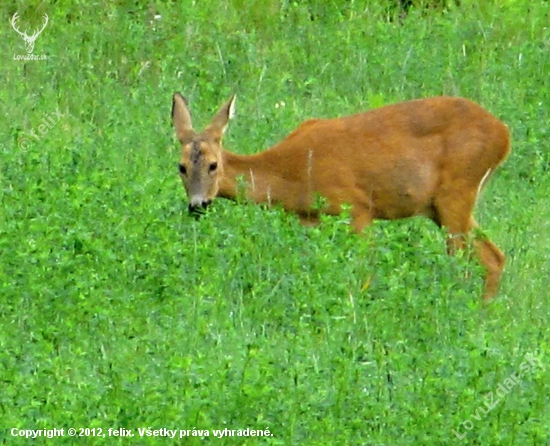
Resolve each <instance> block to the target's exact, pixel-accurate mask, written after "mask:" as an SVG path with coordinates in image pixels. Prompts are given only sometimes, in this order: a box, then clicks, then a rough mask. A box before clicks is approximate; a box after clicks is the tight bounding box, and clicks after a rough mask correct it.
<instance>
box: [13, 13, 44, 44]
mask: <svg viewBox="0 0 550 446" xmlns="http://www.w3.org/2000/svg"><path fill="white" fill-rule="evenodd" d="M18 18H19V17H18V16H17V12H16V13H15V14H14V15H13V17H12V19H11V26H12V27H13V29H14V30H15V31H16V32H17V33H18V34H20V35H21V36H22V37H23V40H24V41H25V49H26V50H27V53H29V54H31V53H32V52H33V50H34V42H35V41H36V39H37V38H38V36H39V35H40V33H41V32H42V31H44V28H46V25H47V24H48V15H47V14H44V19H45V20H46V21H45V22H44V26H43V27H42V29H41V30H40V31H36V32H35V33H34V34H33V35H32V36H28V35H27V33H26V32H23V33H22V32H21V31H19V29H17V27H16V26H15V22H17V19H18Z"/></svg>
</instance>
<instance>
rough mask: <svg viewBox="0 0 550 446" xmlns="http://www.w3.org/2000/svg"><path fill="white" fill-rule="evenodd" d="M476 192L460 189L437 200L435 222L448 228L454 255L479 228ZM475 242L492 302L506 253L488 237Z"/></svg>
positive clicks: (485, 292)
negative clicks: (473, 215)
mask: <svg viewBox="0 0 550 446" xmlns="http://www.w3.org/2000/svg"><path fill="white" fill-rule="evenodd" d="M476 195H477V194H476V193H472V194H470V195H468V194H465V193H464V190H462V192H457V193H456V194H454V195H446V196H444V197H441V198H439V199H438V200H436V203H435V208H436V218H435V219H434V220H435V221H436V223H437V224H438V225H440V226H443V227H445V228H446V229H447V230H448V231H449V238H448V240H447V251H448V252H449V254H453V253H455V252H456V250H457V249H464V248H466V246H467V244H466V236H467V235H468V234H469V233H470V232H471V231H472V229H474V228H477V223H476V222H475V220H474V219H473V218H472V210H473V207H474V204H475V200H476ZM476 237H478V238H475V239H474V241H473V247H474V252H475V254H476V255H477V256H478V258H479V260H480V262H481V264H482V265H483V266H484V267H485V269H486V274H485V288H484V293H483V298H484V299H485V301H489V300H490V299H491V298H492V297H493V296H494V295H495V294H496V293H497V290H498V285H499V282H500V277H501V275H502V271H503V269H504V261H505V257H504V254H503V253H502V251H501V250H500V249H498V248H497V246H496V245H495V244H494V243H492V242H491V241H490V240H489V239H487V238H486V237H485V236H477V235H476Z"/></svg>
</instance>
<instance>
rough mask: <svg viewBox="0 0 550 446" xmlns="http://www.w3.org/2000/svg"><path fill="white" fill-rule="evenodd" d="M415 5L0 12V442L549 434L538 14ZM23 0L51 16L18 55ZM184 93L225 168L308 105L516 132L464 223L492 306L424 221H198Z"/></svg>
mask: <svg viewBox="0 0 550 446" xmlns="http://www.w3.org/2000/svg"><path fill="white" fill-rule="evenodd" d="M413 3H414V4H413V6H412V7H411V8H410V9H409V10H408V11H407V12H406V13H404V12H403V11H399V9H398V8H397V7H396V6H395V2H392V1H389V0H388V1H383V0H380V1H372V2H344V1H343V0H332V1H329V2H313V1H286V0H285V1H282V0H281V1H278V0H267V1H260V0H252V1H250V2H245V1H244V0H221V1H219V2H215V1H207V0H205V1H204V2H198V1H191V0H184V1H181V2H176V1H168V2H161V1H145V0H143V1H141V0H133V1H124V0H119V1H115V2H84V1H80V0H78V1H69V0H59V1H54V0H51V1H41V2H38V1H28V2H27V1H20V0H7V1H4V2H2V4H1V5H0V12H1V14H0V16H1V17H3V25H2V27H0V37H1V41H2V51H1V53H0V57H1V58H2V63H1V64H0V104H1V105H2V107H1V111H0V116H1V117H2V121H1V122H2V124H1V126H2V131H1V132H0V203H1V204H0V206H1V207H0V210H1V211H0V386H1V387H0V389H1V390H0V444H9V445H12V444H14V445H19V444H28V443H29V442H33V444H52V445H62V444H67V445H72V444H109V445H116V444H124V445H126V444H132V445H134V444H135V445H145V444H159V445H172V444H186V445H187V444H188V445H199V444H220V445H222V444H223V445H256V444H265V445H392V446H395V445H447V444H468V445H514V446H517V445H520V446H523V445H545V444H549V443H550V415H549V410H548V407H549V405H550V384H549V383H550V329H549V328H548V320H549V316H550V304H549V299H548V298H549V294H550V293H549V291H548V288H547V287H548V286H549V284H550V281H549V276H550V273H549V272H550V249H549V247H550V197H549V191H550V176H549V171H550V151H549V145H548V140H547V138H548V136H549V134H550V131H549V122H550V58H549V53H550V25H549V24H550V3H548V2H545V1H542V0H534V1H527V0H502V1H497V0H486V1H484V2H477V1H473V0H462V1H461V2H460V3H461V4H460V6H456V5H455V2H450V1H449V2H442V1H440V2H437V1H433V2H431V3H433V4H434V5H435V6H434V7H428V5H427V4H426V3H427V2H421V1H417V2H413ZM16 12H18V13H19V19H18V22H17V25H18V26H19V29H20V30H21V31H24V30H25V29H26V30H28V32H30V30H31V29H37V28H39V27H40V26H41V24H42V23H43V16H44V14H48V17H49V22H48V25H47V26H46V28H45V29H44V31H43V32H42V34H40V36H39V37H38V38H37V40H36V43H35V47H34V53H33V54H35V55H38V56H40V55H46V58H45V59H44V60H21V58H17V55H25V54H26V51H25V43H24V41H23V39H22V37H21V36H20V35H18V34H17V33H16V32H15V31H14V30H13V29H12V26H11V24H10V21H11V19H12V17H13V15H14V14H15V13H16ZM174 91H181V92H182V93H183V94H184V95H185V96H186V97H187V98H188V100H189V104H190V108H191V111H192V114H193V118H194V123H195V127H197V128H201V127H202V126H203V125H205V124H207V123H208V121H209V119H210V117H211V116H212V115H213V113H214V112H215V111H216V110H217V109H218V107H219V106H220V105H221V104H222V103H223V102H224V101H225V100H227V99H228V98H229V96H230V95H231V94H232V93H236V94H237V116H236V117H235V119H234V120H233V121H231V123H230V125H229V129H228V132H227V135H226V137H225V140H224V146H225V148H227V149H229V150H232V151H234V152H238V153H255V152H257V151H260V150H263V149H265V148H267V147H269V146H271V145H272V144H274V143H276V142H278V141H280V140H281V139H282V138H283V137H284V136H285V135H287V134H288V133H289V132H291V131H292V130H293V129H294V128H295V127H296V126H297V125H298V124H299V123H300V122H302V121H304V120H305V119H307V118H310V117H334V116H342V115H347V114H352V113H355V112H359V111H363V110H367V109H371V108H375V107H379V106H382V105H385V104H390V103H394V102H399V101H403V100H407V99H413V98H420V97H428V96H433V95H441V94H445V95H458V96H464V97H467V98H469V99H472V100H474V101H476V102H478V103H480V104H481V105H483V106H484V107H485V108H487V109H488V110H489V111H491V112H492V113H493V114H495V115H496V116H497V117H499V118H500V119H501V120H503V121H504V122H505V123H506V124H507V125H508V126H509V128H510V131H511V134H512V152H511V154H510V156H509V158H508V159H507V161H506V162H505V164H504V165H503V166H502V167H501V169H500V170H499V171H498V172H497V173H496V175H495V176H494V177H493V179H492V181H491V183H490V184H489V185H488V187H487V188H486V189H485V191H484V193H483V195H482V197H481V199H480V201H479V203H478V205H477V209H476V214H475V215H476V219H477V220H478V221H479V223H480V224H481V227H482V229H483V231H484V232H485V233H486V234H487V235H488V236H489V237H490V238H491V240H493V241H494V242H495V243H496V244H497V245H498V246H499V247H500V248H501V249H502V250H503V251H504V252H505V254H506V256H507V264H506V269H505V273H504V275H503V280H502V285H501V291H500V293H499V294H498V295H497V297H496V298H495V299H494V301H493V302H492V303H491V304H490V305H488V306H484V305H482V303H481V299H480V295H481V289H482V280H481V271H480V268H479V266H478V265H477V264H476V263H475V262H470V261H468V258H467V257H468V256H467V255H460V256H457V257H452V258H451V257H448V256H447V255H446V254H445V234H444V233H443V232H442V231H440V230H439V229H438V228H437V227H436V226H435V225H434V224H433V223H432V222H430V221H428V220H425V219H420V218H419V219H409V220H402V221H394V222H381V221H377V222H375V224H373V225H372V226H371V227H370V228H368V229H367V230H366V231H365V234H364V235H363V236H362V237H359V236H356V235H353V234H351V233H350V231H349V229H348V224H347V223H348V221H349V218H348V216H347V215H346V214H343V215H342V216H340V217H330V218H324V219H323V222H322V224H321V225H320V226H318V227H315V228H306V227H302V226H301V225H300V224H299V223H298V220H297V218H296V217H295V216H293V215H289V214H286V213H285V212H283V211H282V210H281V209H278V208H273V209H266V208H264V207H262V206H257V205H254V204H249V203H234V202H228V201H224V200H218V201H216V202H215V203H214V204H213V206H212V207H211V208H210V209H209V212H208V213H207V214H206V215H205V216H204V217H203V218H201V219H200V220H199V221H197V220H195V219H193V218H191V217H189V216H188V215H187V212H186V209H187V207H186V206H187V203H186V197H185V195H184V191H183V189H182V186H181V181H180V179H179V177H178V174H177V161H178V156H179V146H178V144H177V143H176V141H175V138H174V130H173V128H172V123H171V119H170V109H171V100H172V94H173V92H174ZM46 124H48V125H46ZM467 276H470V278H469V279H468V278H466V277H467ZM54 428H57V429H64V436H62V437H57V438H52V439H44V438H43V437H41V438H38V439H35V440H30V439H26V438H24V437H22V436H21V435H23V434H20V432H22V431H20V430H44V429H54ZM69 428H75V429H77V436H78V435H80V434H81V435H82V436H78V438H76V437H71V436H69V435H68V429H69ZM81 428H88V429H89V430H88V431H84V430H81ZM110 428H111V429H121V428H123V429H127V430H131V434H133V435H134V436H133V437H129V436H125V437H122V436H114V435H113V431H111V432H109V429H110ZM148 428H150V429H151V431H153V430H156V429H163V428H166V429H174V430H177V435H176V437H175V438H168V437H160V436H159V437H154V436H147V433H146V431H145V430H146V429H148ZM13 429H15V431H13ZM139 429H145V430H143V431H139ZM224 429H228V430H234V434H235V435H234V436H229V434H228V433H227V432H229V431H226V435H225V436H224V437H223V438H219V437H220V435H221V434H219V433H218V435H216V434H215V430H219V431H223V430H224ZM246 429H250V430H255V431H258V430H261V431H262V432H263V434H265V433H266V432H265V431H266V429H267V430H268V435H264V436H262V437H257V436H251V433H250V431H248V432H246V431H245V430H246ZM180 430H181V431H183V432H181V434H182V435H184V438H180ZM239 431H240V434H241V436H237V435H238V433H239ZM43 434H44V431H42V435H43ZM243 434H244V435H248V436H242V435H243ZM142 435H143V436H142Z"/></svg>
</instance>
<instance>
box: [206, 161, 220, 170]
mask: <svg viewBox="0 0 550 446" xmlns="http://www.w3.org/2000/svg"><path fill="white" fill-rule="evenodd" d="M217 168H218V162H217V161H214V162H213V163H210V165H209V166H208V170H209V171H210V172H214V171H215V170H216V169H217Z"/></svg>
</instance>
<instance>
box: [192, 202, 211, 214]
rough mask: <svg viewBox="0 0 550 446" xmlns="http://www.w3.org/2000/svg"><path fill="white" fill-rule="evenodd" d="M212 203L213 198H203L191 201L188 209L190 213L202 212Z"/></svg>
mask: <svg viewBox="0 0 550 446" xmlns="http://www.w3.org/2000/svg"><path fill="white" fill-rule="evenodd" d="M210 203H212V200H201V201H198V202H190V203H189V206H188V209H189V213H190V214H197V213H202V212H204V211H205V210H206V208H207V207H208V205H209V204H210Z"/></svg>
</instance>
